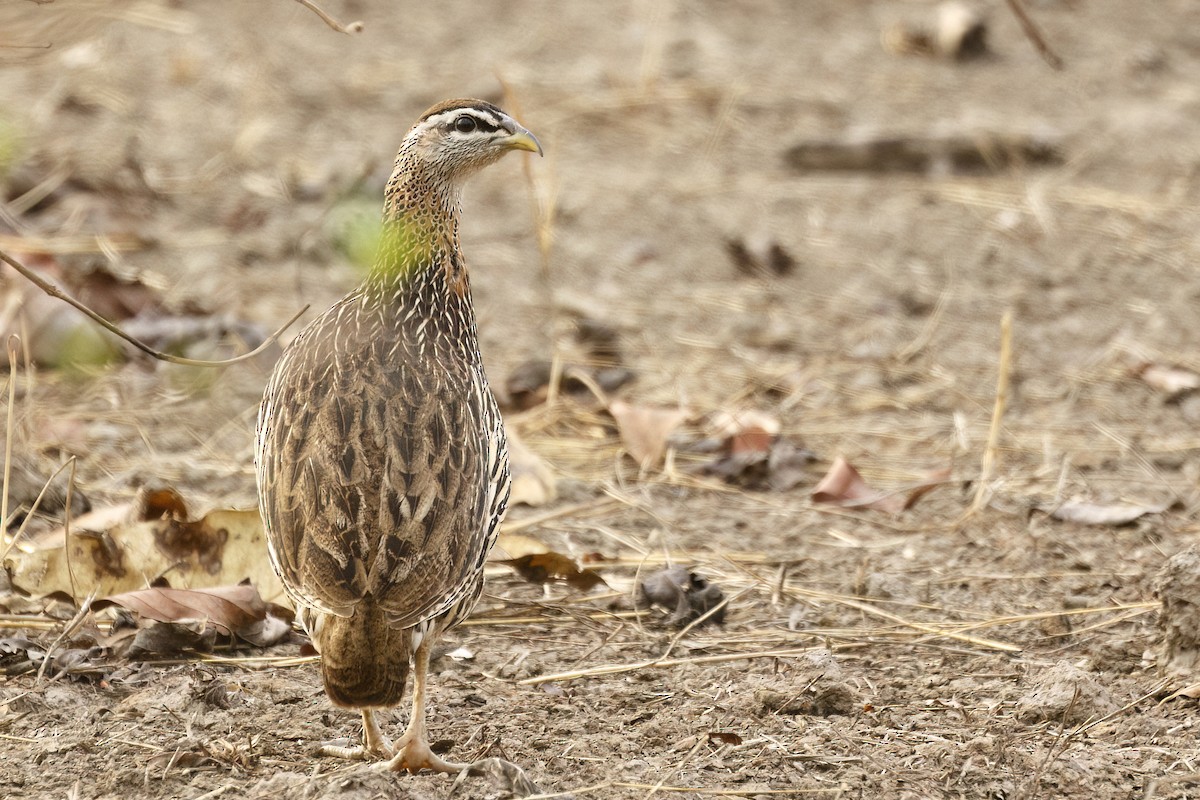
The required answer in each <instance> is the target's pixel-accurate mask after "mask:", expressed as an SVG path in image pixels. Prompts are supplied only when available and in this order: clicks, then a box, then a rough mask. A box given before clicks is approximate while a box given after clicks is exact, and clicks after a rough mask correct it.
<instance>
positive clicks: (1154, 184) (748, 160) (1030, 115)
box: [0, 0, 1200, 503]
mask: <svg viewBox="0 0 1200 800" xmlns="http://www.w3.org/2000/svg"><path fill="white" fill-rule="evenodd" d="M324 10H325V11H326V12H327V13H328V14H329V15H331V16H332V17H334V18H337V19H339V20H342V21H343V22H345V23H351V22H355V21H361V22H362V23H363V26H362V31H361V32H360V33H357V34H349V35H348V34H342V33H337V32H335V31H334V30H332V29H331V28H330V27H328V26H327V25H326V24H324V23H323V22H322V20H321V19H320V18H319V17H318V15H317V14H315V13H313V12H312V11H311V10H309V9H308V8H306V7H305V6H303V5H301V4H300V3H297V2H291V1H290V0H273V1H272V2H258V3H254V4H252V5H250V4H246V3H240V2H233V1H232V0H231V1H230V2H211V3H205V4H203V5H199V4H193V3H185V2H153V1H152V0H140V1H139V2H103V3H102V2H93V1H92V0H56V1H55V2H53V3H45V4H34V3H28V2H19V1H17V0H8V1H7V2H5V3H4V4H3V5H0V15H2V21H3V25H0V31H2V33H0V37H2V40H0V45H2V48H0V59H2V62H0V140H2V142H3V144H2V145H0V158H2V160H3V173H2V191H3V197H4V198H5V206H4V214H3V217H2V219H0V245H2V246H3V247H4V248H5V250H6V251H7V252H9V253H10V254H11V255H15V256H18V257H21V258H24V259H25V260H27V261H28V262H29V263H30V265H31V266H33V267H36V268H40V269H42V270H44V271H45V272H46V274H48V275H50V276H52V277H54V278H55V279H56V280H59V281H60V282H62V283H64V285H67V286H68V287H70V288H72V290H73V291H75V292H76V293H77V294H79V295H80V296H81V297H83V298H85V299H87V300H88V301H89V302H92V303H94V304H95V305H96V306H97V309H98V310H99V311H101V312H102V313H105V314H106V315H109V316H112V317H114V318H116V319H121V320H126V321H127V322H128V323H129V325H130V326H131V330H133V331H134V332H136V333H140V334H141V335H143V336H144V337H146V338H147V341H149V342H151V343H152V344H153V343H158V344H160V345H162V346H163V347H165V348H171V349H174V350H176V351H179V352H185V353H188V354H191V355H205V354H207V355H213V354H228V353H229V352H231V350H230V345H229V340H230V338H231V337H232V339H233V340H235V341H236V342H240V343H241V344H240V345H236V346H233V347H232V349H233V350H236V349H237V346H242V349H245V347H244V346H245V345H246V344H250V345H253V344H255V343H257V342H258V341H261V339H262V337H263V336H265V335H266V333H267V332H269V331H271V330H274V329H275V328H277V327H278V326H279V325H281V324H283V322H284V321H286V320H287V319H288V318H289V317H290V316H291V315H292V314H293V313H295V312H296V311H298V310H299V309H300V308H302V307H303V306H304V305H306V304H311V305H312V310H310V312H309V313H308V315H307V317H306V318H305V319H310V318H311V317H312V316H313V315H315V314H316V313H317V312H318V311H319V310H320V309H322V308H324V307H325V306H327V305H328V304H329V303H331V302H332V301H333V300H335V299H336V298H337V297H339V296H340V295H341V294H342V293H344V292H345V291H347V290H348V289H350V288H351V287H352V286H353V285H354V284H355V283H356V281H357V280H358V278H359V277H360V275H361V269H362V268H363V266H364V264H367V263H369V260H370V257H371V255H370V254H371V227H372V225H373V224H374V220H375V219H376V217H377V214H378V208H379V204H380V201H381V195H382V186H383V182H384V180H385V179H386V177H387V174H388V172H389V170H390V166H391V161H392V158H393V154H394V151H395V148H396V146H397V144H398V142H399V140H400V139H401V137H402V136H403V135H404V133H405V131H406V130H407V128H408V127H409V126H410V125H411V123H412V121H413V120H414V119H415V118H416V117H417V116H418V115H419V114H420V113H421V112H422V111H423V110H424V109H425V108H426V107H427V106H429V105H430V104H432V103H434V102H436V101H438V100H441V99H443V98H445V97H449V96H462V95H466V96H478V97H482V98H485V99H489V100H492V101H495V102H498V103H500V104H502V105H504V106H505V107H507V108H508V109H509V110H510V111H512V112H513V113H514V114H516V115H517V116H518V117H519V118H521V119H522V120H523V121H524V123H525V124H526V125H527V126H528V127H529V128H530V129H531V130H533V131H534V132H535V133H536V134H537V135H538V136H539V137H540V139H541V140H542V142H543V144H544V145H545V149H546V158H545V159H544V160H538V161H536V162H532V161H530V162H528V163H522V159H518V158H513V159H509V160H506V161H505V162H504V163H503V164H501V165H500V166H499V167H498V168H496V169H494V170H490V171H488V172H487V173H486V174H484V175H481V176H479V178H478V179H477V180H476V181H475V183H474V185H473V186H471V187H470V188H469V190H468V191H467V194H466V198H465V202H466V215H465V249H466V252H467V256H468V259H469V261H468V263H469V264H470V265H471V267H472V276H473V282H474V283H473V285H474V292H475V297H476V304H477V307H478V312H479V317H480V326H481V335H482V341H483V350H484V354H485V357H486V359H487V361H488V364H489V368H490V372H491V375H492V380H493V383H494V384H495V386H496V388H497V392H498V393H499V394H500V395H501V397H502V400H504V401H505V402H506V403H507V404H509V405H510V407H522V408H523V407H528V406H529V405H531V404H536V403H537V402H538V401H539V399H540V398H542V397H544V396H545V391H544V387H543V386H542V384H544V382H545V381H544V373H545V371H546V370H545V365H546V364H553V365H554V367H555V369H559V368H561V367H562V366H563V365H564V364H565V365H568V366H570V365H575V366H579V367H581V368H583V367H587V365H588V364H589V363H590V362H594V361H595V359H594V358H593V356H594V355H595V350H596V348H595V347H592V346H590V345H589V344H588V336H589V334H588V331H592V332H593V333H595V331H594V330H592V329H598V330H599V331H600V333H599V335H600V337H601V338H605V337H607V339H606V340H607V341H610V345H611V347H610V349H612V347H615V348H616V349H617V350H619V362H620V364H619V365H620V367H621V368H622V370H624V371H623V372H621V373H619V374H617V375H616V376H615V377H613V376H607V377H608V378H611V379H612V388H615V387H616V386H620V385H622V383H624V387H625V388H624V389H622V390H621V391H625V392H631V393H632V394H633V395H634V396H635V397H636V398H638V399H639V400H640V401H645V402H649V403H661V404H667V405H673V404H682V405H684V406H687V407H689V408H690V409H692V410H693V411H707V410H712V409H731V408H736V407H739V406H742V405H745V404H747V403H750V404H753V403H759V404H762V403H766V404H768V405H769V406H770V407H772V408H773V409H774V412H775V413H777V414H779V415H780V416H781V419H782V420H783V426H784V427H785V428H786V429H788V430H793V431H801V430H803V431H804V432H805V435H807V436H809V437H812V438H813V439H814V441H815V443H816V444H818V445H823V446H834V447H837V448H840V449H842V450H847V451H850V452H854V451H856V450H857V451H870V452H879V451H881V450H894V451H895V452H894V459H895V460H893V461H892V462H891V463H892V464H893V465H895V467H896V468H897V469H901V470H903V469H906V468H916V465H917V464H918V463H923V461H924V460H929V459H935V460H938V459H944V458H945V457H947V456H948V455H949V456H953V455H954V454H955V453H966V452H969V451H970V450H971V449H972V447H973V446H974V444H977V443H978V442H979V440H980V439H981V438H982V436H983V435H984V434H985V432H986V427H987V423H988V420H989V417H990V414H991V397H992V394H993V392H994V385H995V370H996V362H997V353H998V346H999V344H998V342H999V327H998V326H999V320H1000V317H1001V314H1002V313H1003V312H1004V310H1006V309H1011V310H1012V311H1013V312H1014V318H1015V325H1014V332H1013V341H1014V352H1015V364H1016V366H1015V372H1014V380H1013V384H1014V387H1015V392H1014V394H1015V400H1014V401H1013V409H1014V412H1013V413H1015V414H1018V415H1026V418H1025V421H1024V423H1023V424H1021V425H1020V426H1017V427H1016V428H1015V429H1014V431H1013V437H1012V438H1011V439H1010V441H1009V443H1008V447H1010V448H1011V449H1012V450H1013V451H1014V453H1016V454H1018V457H1017V460H1016V462H1014V463H1016V464H1020V463H1022V458H1025V460H1026V461H1028V463H1031V464H1035V465H1045V464H1053V463H1056V461H1057V460H1058V458H1059V456H1060V455H1061V452H1065V451H1072V452H1073V451H1074V450H1075V449H1082V450H1084V451H1085V452H1083V453H1082V454H1080V455H1079V456H1078V457H1080V458H1084V459H1087V458H1091V457H1093V455H1094V452H1093V451H1095V450H1097V449H1099V450H1100V451H1104V452H1107V451H1108V450H1109V449H1110V448H1116V449H1117V450H1119V449H1120V445H1119V444H1116V443H1114V441H1113V437H1116V439H1118V440H1122V441H1124V440H1127V439H1129V438H1137V439H1139V440H1143V439H1145V438H1147V437H1149V438H1151V439H1155V441H1157V442H1158V444H1157V445H1154V446H1159V447H1161V448H1166V449H1168V450H1172V451H1176V450H1178V449H1179V448H1180V447H1181V446H1182V444H1181V443H1190V442H1192V441H1193V438H1192V435H1191V433H1190V431H1191V426H1192V423H1193V422H1194V421H1195V419H1196V418H1197V416H1200V408H1198V407H1197V406H1195V404H1193V403H1191V401H1190V399H1189V398H1182V401H1183V402H1181V403H1177V404H1175V405H1174V406H1172V407H1170V408H1164V406H1163V404H1162V402H1161V400H1162V395H1163V392H1164V391H1165V392H1166V393H1167V394H1172V392H1171V391H1169V390H1163V389H1156V388H1155V387H1152V386H1147V385H1146V383H1145V382H1138V380H1137V378H1138V376H1139V375H1140V374H1141V371H1142V370H1144V369H1145V367H1146V366H1147V365H1150V364H1157V365H1160V366H1165V367H1168V368H1171V367H1183V368H1185V369H1186V368H1188V365H1191V366H1192V367H1195V366H1197V365H1198V361H1200V359H1198V357H1197V355H1196V353H1195V351H1194V348H1193V346H1192V341H1193V330H1194V327H1195V325H1194V323H1195V321H1196V316H1195V303H1196V300H1197V294H1198V292H1200V283H1198V279H1197V278H1196V270H1195V255H1196V252H1197V248H1198V247H1200V232H1198V228H1197V226H1196V224H1195V222H1196V213H1195V212H1196V209H1197V197H1198V193H1200V187H1198V182H1197V165H1198V164H1200V158H1198V156H1200V144H1198V143H1200V136H1198V135H1197V134H1198V133H1200V84H1198V83H1197V82H1196V81H1195V80H1194V75H1195V74H1196V67H1197V60H1198V59H1200V25H1198V24H1194V23H1200V8H1198V7H1197V5H1196V4H1195V3H1194V2H1184V0H1177V1H1176V2H1170V3H1166V4H1156V5H1155V6H1154V7H1153V8H1150V7H1143V6H1137V5H1133V4H1128V3H1122V2H1116V1H1115V0H1114V2H1101V1H1100V0H1096V1H1095V2H1088V3H1075V2H1065V1H1064V2H1056V1H1054V0H1043V1H1041V2H1034V3H1031V4H1030V5H1029V9H1028V11H1029V14H1030V16H1031V18H1032V19H1033V20H1034V21H1035V22H1036V24H1037V25H1038V27H1039V28H1041V29H1042V31H1043V34H1044V36H1045V39H1046V41H1047V43H1048V45H1049V47H1050V48H1051V49H1052V50H1053V51H1054V52H1055V54H1057V56H1058V57H1061V59H1062V60H1063V62H1064V65H1065V66H1064V68H1062V69H1055V68H1053V67H1052V66H1051V65H1050V64H1049V63H1048V61H1047V59H1046V58H1043V56H1042V55H1040V54H1039V52H1038V50H1037V48H1036V47H1035V46H1034V43H1033V42H1032V41H1031V40H1030V39H1029V38H1028V37H1027V36H1026V35H1025V33H1023V31H1022V29H1021V27H1020V25H1019V24H1018V20H1017V18H1016V17H1015V16H1014V15H1013V14H1012V13H1010V9H1009V8H1008V6H1007V5H1005V4H1003V3H992V4H979V5H976V6H964V5H960V4H957V3H949V4H946V3H941V4H936V3H930V2H917V1H915V0H914V1H913V2H898V1H892V2H852V3H836V4H795V3H789V2H766V1H763V2H750V1H746V2H736V3H721V4H717V3H682V2H668V0H631V1H630V2H619V3H608V4H604V5H603V6H592V7H577V6H571V7H568V6H564V5H562V4H559V3H553V2H546V3H541V2H536V0H524V1H522V2H517V0H510V1H509V2H501V3H495V4H489V5H487V6H481V5H472V4H465V3H448V4H437V5H436V6H435V5H431V4H419V3H385V2H378V3H371V2H365V1H364V0H344V1H343V0H330V1H329V2H328V3H326V4H325V6H324ZM3 278H4V286H5V287H6V292H7V297H8V312H7V317H6V322H7V323H8V327H9V330H12V331H22V330H23V331H24V332H25V333H26V336H25V337H24V341H23V344H22V348H23V351H24V356H25V357H26V358H27V359H32V360H33V361H35V362H40V363H42V364H44V365H46V366H52V367H53V366H59V367H63V368H64V369H59V370H50V371H46V372H44V373H43V374H44V377H45V381H44V382H43V389H44V391H43V392H41V393H39V394H38V395H37V397H38V401H37V410H34V408H33V407H30V408H27V409H26V411H27V412H28V414H29V415H30V422H29V424H30V426H31V427H30V428H29V430H27V431H26V435H27V437H28V441H29V443H30V444H31V445H32V449H33V450H35V451H37V450H47V451H49V452H50V455H51V457H52V458H56V457H57V451H62V452H76V453H85V452H86V453H90V454H92V458H90V459H88V460H87V461H88V463H86V464H83V465H81V468H82V469H83V470H84V473H85V474H86V475H87V476H88V477H89V480H90V482H91V483H92V484H93V486H94V487H95V488H97V489H98V490H100V491H102V492H115V493H120V492H122V491H129V490H130V489H131V488H132V487H135V486H137V485H140V484H141V483H142V482H144V481H146V480H150V479H156V480H163V481H167V482H170V483H175V484H185V485H186V484H193V488H194V489H196V490H198V491H200V492H201V493H202V494H204V495H206V496H213V497H223V498H225V501H232V502H235V503H247V502H251V501H252V499H253V486H252V480H251V476H250V472H249V461H250V441H251V438H252V437H251V432H252V428H253V419H254V409H255V405H256V402H257V394H258V392H259V391H260V389H261V386H262V384H263V382H264V380H265V374H266V370H267V369H269V366H270V364H271V363H272V361H273V358H274V356H275V355H276V354H277V351H272V352H268V353H266V354H264V356H263V357H262V358H261V359H260V360H259V361H257V362H256V363H254V364H249V365H241V366H237V367H232V368H229V369H224V370H218V371H203V370H199V371H197V370H194V369H187V368H179V367H173V366H170V367H169V366H156V365H155V364H154V363H152V362H150V361H148V360H147V359H145V358H143V357H141V356H137V357H133V358H132V359H131V360H130V359H129V358H127V355H128V354H126V353H125V350H124V349H122V348H120V347H116V346H114V345H113V344H112V340H111V339H109V338H106V337H105V336H103V335H100V334H94V333H87V332H86V330H84V331H81V330H79V329H77V327H76V324H75V323H73V322H70V321H69V320H71V319H72V317H71V316H70V312H68V311H67V310H66V309H65V307H63V306H62V305H61V304H59V303H57V301H52V300H49V299H48V298H44V297H40V296H39V297H34V296H33V295H35V294H38V293H37V292H34V291H32V290H31V289H30V287H29V285H28V283H27V282H26V281H25V280H24V279H23V278H19V277H17V276H16V275H15V274H14V273H13V272H12V271H10V270H6V271H5V272H4V275H3ZM22 304H28V305H27V306H22ZM18 307H21V308H24V311H22V312H21V313H20V314H17V311H16V309H17V308H18ZM303 321H304V320H302V321H301V323H300V324H303ZM300 324H298V325H296V326H293V327H292V328H291V329H290V330H289V331H287V332H286V333H285V334H284V336H283V341H285V342H286V340H287V339H288V338H290V337H291V336H293V335H294V334H295V333H296V331H298V330H299V327H300ZM22 326H24V327H22ZM60 328H62V329H65V330H60ZM93 339H95V340H96V341H93ZM221 341H224V342H225V344H224V345H221V344H219V342H221ZM614 343H615V344H614ZM589 347H590V349H589ZM222 348H224V349H222ZM93 351H95V352H93ZM122 354H124V355H122ZM610 355H611V354H610ZM85 356H86V357H85ZM97 362H98V364H99V365H98V364H97ZM88 364H92V365H91V366H87V365H88ZM64 376H65V377H64ZM630 381H631V382H630ZM1185 382H1186V381H1185ZM1130 387H1132V389H1133V391H1134V395H1133V396H1132V398H1127V400H1126V401H1125V402H1122V403H1116V402H1114V401H1113V397H1112V395H1113V392H1116V391H1124V390H1126V389H1129V388H1130ZM539 391H542V394H541V395H539V394H538V392H539ZM511 394H516V395H519V396H517V397H511V396H510V395H511ZM1172 397H1174V396H1173V395H1172ZM531 398H532V399H531ZM1175 399H1179V398H1175ZM1081 413H1083V414H1085V415H1087V416H1088V419H1089V420H1100V421H1103V424H1105V425H1107V426H1109V428H1108V429H1109V430H1110V432H1111V433H1112V434H1113V436H1110V437H1107V438H1106V437H1103V436H1102V437H1099V439H1100V440H1099V441H1095V442H1093V440H1096V439H1097V437H1096V435H1095V429H1094V427H1093V426H1092V424H1091V422H1088V423H1087V424H1080V423H1079V420H1080V414H1081ZM551 433H553V431H551ZM535 435H536V434H535ZM1051 435H1052V436H1053V437H1054V438H1055V440H1056V442H1057V444H1056V446H1055V447H1051V448H1049V449H1048V448H1047V446H1046V445H1045V440H1046V437H1047V436H1051ZM914 441H918V442H919V445H917V452H914V450H913V442H914ZM1085 442H1087V445H1086V446H1084V443H1085ZM973 443H974V444H973ZM1148 446H1149V445H1148ZM1056 448H1057V449H1056ZM1052 450H1053V451H1054V452H1051V451H1052ZM559 455H560V456H561V459H564V460H561V463H560V464H559V467H560V468H561V469H562V470H565V471H566V472H568V473H569V472H572V471H576V472H578V473H579V474H581V475H582V474H591V473H589V472H588V471H589V470H590V469H591V468H592V467H595V466H596V463H595V459H596V458H597V454H596V453H595V452H593V451H592V450H589V449H587V448H584V449H582V450H581V451H579V452H575V451H571V452H567V453H562V454H559ZM1096 457H1097V458H1101V459H1103V457H1104V456H1102V455H1101V456H1096ZM972 458H973V456H972ZM572 459H573V460H572ZM607 468H608V467H607V463H606V460H602V461H601V462H600V465H599V467H597V469H600V470H606V469H607Z"/></svg>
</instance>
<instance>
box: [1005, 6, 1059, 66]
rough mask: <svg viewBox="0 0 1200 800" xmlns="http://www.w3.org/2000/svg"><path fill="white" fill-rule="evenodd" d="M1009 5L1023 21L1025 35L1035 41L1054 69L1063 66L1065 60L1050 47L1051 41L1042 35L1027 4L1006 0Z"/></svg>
mask: <svg viewBox="0 0 1200 800" xmlns="http://www.w3.org/2000/svg"><path fill="white" fill-rule="evenodd" d="M1006 1H1007V2H1008V7H1009V8H1010V9H1012V12H1013V16H1015V17H1016V18H1017V22H1019V23H1021V30H1023V31H1025V36H1027V37H1028V38H1029V41H1031V42H1033V46H1034V47H1035V48H1036V49H1037V51H1038V53H1040V54H1041V56H1042V58H1043V59H1045V61H1046V63H1047V64H1049V65H1050V66H1051V67H1053V68H1054V69H1062V68H1063V60H1062V59H1061V58H1060V57H1059V55H1058V53H1055V52H1054V50H1052V49H1051V48H1050V43H1049V42H1047V41H1046V37H1044V36H1042V32H1041V31H1039V30H1038V27H1037V25H1035V24H1034V22H1033V18H1032V17H1030V16H1029V12H1027V11H1026V10H1025V6H1023V5H1022V4H1021V0H1006Z"/></svg>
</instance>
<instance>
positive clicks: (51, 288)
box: [0, 250, 308, 367]
mask: <svg viewBox="0 0 1200 800" xmlns="http://www.w3.org/2000/svg"><path fill="white" fill-rule="evenodd" d="M0 261H3V262H4V263H6V264H8V265H9V266H10V267H12V268H13V269H15V270H16V271H17V272H19V273H21V275H23V276H24V277H25V278H26V279H27V280H28V281H29V282H30V283H32V284H33V285H34V286H36V287H38V288H39V289H41V290H42V291H43V292H45V293H46V294H48V295H50V296H51V297H53V298H55V299H57V300H62V301H63V302H64V303H66V304H67V305H69V306H71V307H73V308H75V309H76V310H77V311H79V312H81V313H82V314H83V315H84V316H86V317H87V318H88V319H90V320H91V321H92V322H95V323H96V324H97V325H99V326H100V327H102V328H104V329H105V330H106V331H108V332H109V333H111V334H113V335H115V336H118V337H120V338H121V339H124V340H125V341H127V342H129V343H130V344H131V345H133V346H134V347H136V348H137V349H138V350H141V351H142V352H143V353H145V354H146V355H148V356H151V357H153V358H156V359H158V360H159V361H169V362H170V363H172V364H182V365H184V366H187V367H224V366H228V365H229V364H236V363H238V362H239V361H246V360H249V359H251V358H254V357H255V356H257V355H258V354H259V353H261V352H263V351H264V350H266V349H267V348H268V347H270V346H271V345H273V344H274V343H275V342H276V340H277V339H279V337H280V336H281V335H282V334H283V332H284V331H286V330H287V329H288V328H290V327H291V326H292V323H294V322H295V321H296V320H298V319H300V316H301V315H302V314H303V313H304V312H305V311H308V306H305V307H304V308H302V309H300V311H299V312H297V313H296V314H295V315H294V316H293V317H292V318H291V319H289V320H288V321H287V322H286V323H285V324H284V326H283V327H282V328H280V329H279V330H277V331H275V332H274V333H273V334H271V335H270V336H268V337H267V338H266V340H265V341H264V342H263V343H262V344H260V345H259V346H258V347H256V348H254V349H253V350H251V351H250V352H249V353H243V354H242V355H240V356H235V357H233V358H227V359H224V360H221V361H203V360H200V359H195V358H184V357H182V356H174V355H171V354H170V353H163V352H160V351H158V350H155V349H154V348H153V347H150V345H148V344H145V343H144V342H142V341H141V340H139V339H137V338H135V337H133V336H130V335H129V334H128V333H126V332H125V331H123V330H121V329H120V328H119V327H117V326H116V325H114V324H113V323H111V322H109V321H108V320H106V319H105V318H104V317H102V316H100V315H99V314H97V313H96V312H95V311H93V310H92V309H90V308H88V307H87V306H86V305H84V304H83V303H81V302H79V301H78V300H76V299H75V298H73V297H71V296H70V295H68V294H67V293H66V292H64V291H63V290H62V289H60V288H58V287H57V286H55V285H54V284H52V283H50V282H49V281H47V280H45V279H44V278H42V277H41V276H40V275H38V274H37V273H36V272H34V271H33V270H31V269H29V267H26V266H25V265H24V264H22V263H21V262H19V261H17V260H16V259H14V258H13V257H12V256H10V255H8V253H5V252H4V251H2V250H0Z"/></svg>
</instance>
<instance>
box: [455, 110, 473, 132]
mask: <svg viewBox="0 0 1200 800" xmlns="http://www.w3.org/2000/svg"><path fill="white" fill-rule="evenodd" d="M476 127H478V125H477V124H476V122H475V118H474V117H468V116H467V115H466V114H463V115H462V116H461V117H459V118H458V119H456V120H454V130H456V131H458V132H459V133H471V132H473V131H474V130H475V128H476Z"/></svg>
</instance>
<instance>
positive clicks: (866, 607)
mask: <svg viewBox="0 0 1200 800" xmlns="http://www.w3.org/2000/svg"><path fill="white" fill-rule="evenodd" d="M833 602H835V603H840V604H841V605H845V606H850V607H851V608H856V609H858V610H859V611H862V612H863V613H865V614H871V615H872V616H876V617H881V618H883V619H886V620H888V621H889V622H895V623H896V624H897V625H903V626H904V627H906V628H912V629H913V630H916V631H921V632H922V633H928V634H930V635H931V636H936V637H939V638H946V639H955V640H957V641H960V642H966V643H967V644H973V645H975V646H977V647H986V648H987V649H989V650H1000V651H1002V652H1005V653H1019V652H1021V648H1020V647H1018V646H1017V645H1015V644H1009V643H1008V642H1000V641H996V640H995V639H983V638H980V637H978V636H968V635H966V634H962V633H956V632H954V631H947V630H942V629H940V628H938V627H936V626H934V625H928V624H926V623H923V622H913V621H912V620H907V619H905V618H904V617H901V616H899V615H898V614H893V613H891V612H890V611H884V610H883V609H882V608H876V607H875V606H873V605H871V604H869V603H864V602H861V601H859V600H855V599H853V598H849V597H841V598H835V599H834V600H833Z"/></svg>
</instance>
